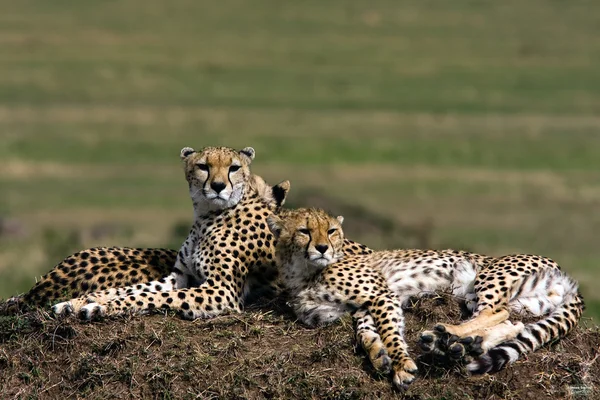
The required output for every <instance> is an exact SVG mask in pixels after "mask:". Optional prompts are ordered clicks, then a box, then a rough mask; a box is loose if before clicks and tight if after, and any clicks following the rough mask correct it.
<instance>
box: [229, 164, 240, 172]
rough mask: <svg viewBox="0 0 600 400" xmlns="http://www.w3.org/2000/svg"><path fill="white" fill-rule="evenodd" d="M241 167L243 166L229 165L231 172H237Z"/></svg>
mask: <svg viewBox="0 0 600 400" xmlns="http://www.w3.org/2000/svg"><path fill="white" fill-rule="evenodd" d="M240 168H242V167H241V166H239V165H232V166H231V167H229V172H235V171H237V170H239V169H240Z"/></svg>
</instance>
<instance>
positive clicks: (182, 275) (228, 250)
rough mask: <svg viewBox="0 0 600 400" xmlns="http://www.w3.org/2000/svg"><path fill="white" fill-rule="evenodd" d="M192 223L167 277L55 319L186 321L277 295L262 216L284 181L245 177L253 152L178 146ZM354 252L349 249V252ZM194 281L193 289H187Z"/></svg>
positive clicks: (275, 206)
mask: <svg viewBox="0 0 600 400" xmlns="http://www.w3.org/2000/svg"><path fill="white" fill-rule="evenodd" d="M181 158H182V159H183V162H184V166H185V175H186V179H187V181H188V183H189V190H190V196H191V198H192V201H193V204H194V218H195V221H194V225H193V227H192V229H191V232H190V234H189V236H188V238H187V239H186V241H185V242H184V244H183V246H182V247H181V250H180V251H179V252H178V255H177V260H176V263H175V266H174V267H173V270H172V271H173V272H172V273H171V274H170V275H169V276H168V277H164V278H162V279H159V280H156V281H153V282H149V283H146V284H137V285H134V286H128V287H122V288H116V289H109V290H106V291H103V292H96V293H92V294H91V295H88V296H84V297H80V298H77V299H72V300H70V301H68V302H63V303H59V304H57V305H56V306H54V308H53V310H54V312H55V313H57V314H63V313H71V312H76V313H78V314H79V315H80V316H81V317H82V318H84V319H91V318H93V317H94V316H98V315H100V316H103V315H117V314H123V313H128V312H132V311H137V312H148V311H151V310H154V309H173V310H177V311H178V312H179V313H180V314H181V315H182V316H183V317H184V318H189V319H193V318H208V317H212V316H215V315H219V314H222V313H225V312H232V311H233V312H239V311H240V310H241V309H242V307H243V304H244V302H245V301H247V300H248V299H249V298H250V297H254V296H258V295H262V294H274V293H277V292H278V291H279V289H280V288H279V286H278V283H277V276H278V274H277V268H276V266H275V263H274V257H273V254H274V238H273V237H272V234H271V233H270V232H269V230H268V228H267V226H266V218H267V217H268V216H269V215H271V214H272V213H276V212H278V210H279V206H280V205H281V204H282V203H283V199H284V198H285V196H286V194H287V192H288V190H289V182H287V181H286V182H283V183H282V184H279V185H277V186H275V187H274V188H272V189H271V188H269V187H268V186H266V184H265V183H264V181H263V180H262V179H260V178H259V177H257V176H254V175H251V174H250V172H249V164H250V162H251V161H252V159H253V158H254V150H252V149H251V148H246V149H243V150H241V151H239V152H237V151H235V150H232V149H227V148H205V149H204V150H203V151H202V152H195V151H194V150H193V149H190V148H184V149H183V150H182V152H181ZM349 251H352V249H349ZM190 282H193V283H194V284H195V285H197V287H191V285H190Z"/></svg>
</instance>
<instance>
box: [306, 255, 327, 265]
mask: <svg viewBox="0 0 600 400" xmlns="http://www.w3.org/2000/svg"><path fill="white" fill-rule="evenodd" d="M308 261H309V263H310V264H312V265H313V266H315V267H320V268H323V267H326V266H327V265H329V264H331V260H330V259H329V257H325V256H324V255H320V256H318V257H314V258H313V257H311V258H310V259H309V260H308Z"/></svg>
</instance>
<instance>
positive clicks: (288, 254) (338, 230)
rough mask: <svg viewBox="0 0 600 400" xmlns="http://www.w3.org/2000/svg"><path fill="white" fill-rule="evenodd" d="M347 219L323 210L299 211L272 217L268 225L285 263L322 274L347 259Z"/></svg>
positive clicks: (278, 254) (279, 255)
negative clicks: (345, 221)
mask: <svg viewBox="0 0 600 400" xmlns="http://www.w3.org/2000/svg"><path fill="white" fill-rule="evenodd" d="M343 221H344V217H341V216H340V217H332V216H330V215H328V214H327V213H326V212H325V211H323V210H318V209H305V208H301V209H297V210H290V211H284V212H282V213H281V214H279V215H275V214H273V215H270V216H269V217H268V218H267V224H268V225H269V229H270V230H271V232H272V233H273V235H274V236H275V237H276V238H277V249H276V251H277V257H278V258H279V259H280V261H281V262H282V263H284V264H285V263H290V264H294V265H306V266H308V267H312V269H316V270H320V269H322V268H324V267H325V266H327V265H329V264H332V263H334V262H336V261H338V260H339V259H341V258H342V257H343V256H344V232H343V231H342V222H343Z"/></svg>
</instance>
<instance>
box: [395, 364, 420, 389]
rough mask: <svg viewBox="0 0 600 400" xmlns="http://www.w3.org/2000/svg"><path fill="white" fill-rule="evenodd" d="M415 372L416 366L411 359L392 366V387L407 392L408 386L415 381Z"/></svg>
mask: <svg viewBox="0 0 600 400" xmlns="http://www.w3.org/2000/svg"><path fill="white" fill-rule="evenodd" d="M417 371H418V368H417V364H415V362H414V361H413V360H411V359H408V360H406V361H404V362H403V363H401V364H400V363H399V364H398V365H397V366H394V377H393V379H392V381H393V382H394V386H396V388H398V389H401V390H407V389H408V386H409V385H410V384H411V383H413V381H414V380H415V374H416V373H417Z"/></svg>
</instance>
